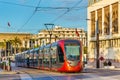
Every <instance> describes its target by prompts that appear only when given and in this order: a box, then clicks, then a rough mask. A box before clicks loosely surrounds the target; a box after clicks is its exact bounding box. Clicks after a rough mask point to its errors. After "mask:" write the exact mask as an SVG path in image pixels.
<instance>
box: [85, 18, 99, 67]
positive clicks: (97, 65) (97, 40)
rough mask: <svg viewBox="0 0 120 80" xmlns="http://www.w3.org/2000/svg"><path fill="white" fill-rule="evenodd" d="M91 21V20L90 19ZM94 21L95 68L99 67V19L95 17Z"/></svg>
mask: <svg viewBox="0 0 120 80" xmlns="http://www.w3.org/2000/svg"><path fill="white" fill-rule="evenodd" d="M86 20H91V19H86ZM92 21H93V20H92ZM94 22H95V23H96V52H97V54H96V68H100V61H99V26H98V23H99V20H98V19H97V20H96V21H94Z"/></svg>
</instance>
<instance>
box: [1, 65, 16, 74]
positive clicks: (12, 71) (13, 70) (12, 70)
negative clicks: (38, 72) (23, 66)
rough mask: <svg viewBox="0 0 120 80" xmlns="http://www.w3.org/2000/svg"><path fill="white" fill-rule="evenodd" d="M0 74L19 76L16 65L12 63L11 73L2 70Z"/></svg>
mask: <svg viewBox="0 0 120 80" xmlns="http://www.w3.org/2000/svg"><path fill="white" fill-rule="evenodd" d="M0 74H17V69H16V67H15V63H11V71H6V70H3V69H1V68H0Z"/></svg>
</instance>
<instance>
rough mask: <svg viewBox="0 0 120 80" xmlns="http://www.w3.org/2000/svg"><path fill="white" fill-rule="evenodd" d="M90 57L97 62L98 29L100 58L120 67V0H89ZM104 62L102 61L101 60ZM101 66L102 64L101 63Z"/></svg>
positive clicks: (90, 59)
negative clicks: (97, 33) (97, 34)
mask: <svg viewBox="0 0 120 80" xmlns="http://www.w3.org/2000/svg"><path fill="white" fill-rule="evenodd" d="M88 2H89V5H88V13H87V15H88V46H89V47H88V53H89V55H88V57H89V61H90V62H93V63H94V62H95V59H96V57H97V56H96V54H97V51H96V49H97V46H96V29H97V27H98V31H99V58H100V57H101V56H102V57H103V58H104V61H105V60H106V61H108V60H110V61H111V62H112V64H113V65H114V66H115V67H120V65H118V64H119V62H120V0H88ZM97 22H98V24H96V23H97ZM101 62H102V61H101ZM100 66H101V65H100Z"/></svg>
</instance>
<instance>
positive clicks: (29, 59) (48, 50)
mask: <svg viewBox="0 0 120 80" xmlns="http://www.w3.org/2000/svg"><path fill="white" fill-rule="evenodd" d="M15 59H16V65H17V66H21V67H31V68H37V69H44V70H51V71H59V72H80V71H81V70H82V69H83V62H82V43H81V42H80V41H78V40H59V41H57V42H54V43H52V44H49V45H46V46H41V47H39V48H35V49H32V50H27V51H25V52H22V53H19V54H16V57H15Z"/></svg>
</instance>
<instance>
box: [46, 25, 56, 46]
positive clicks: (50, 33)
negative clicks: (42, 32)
mask: <svg viewBox="0 0 120 80" xmlns="http://www.w3.org/2000/svg"><path fill="white" fill-rule="evenodd" d="M44 25H45V27H46V29H47V30H48V33H49V35H50V39H49V43H50V44H51V37H52V29H53V26H54V24H51V23H47V24H44ZM48 26H51V27H52V29H51V30H50V29H48Z"/></svg>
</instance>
